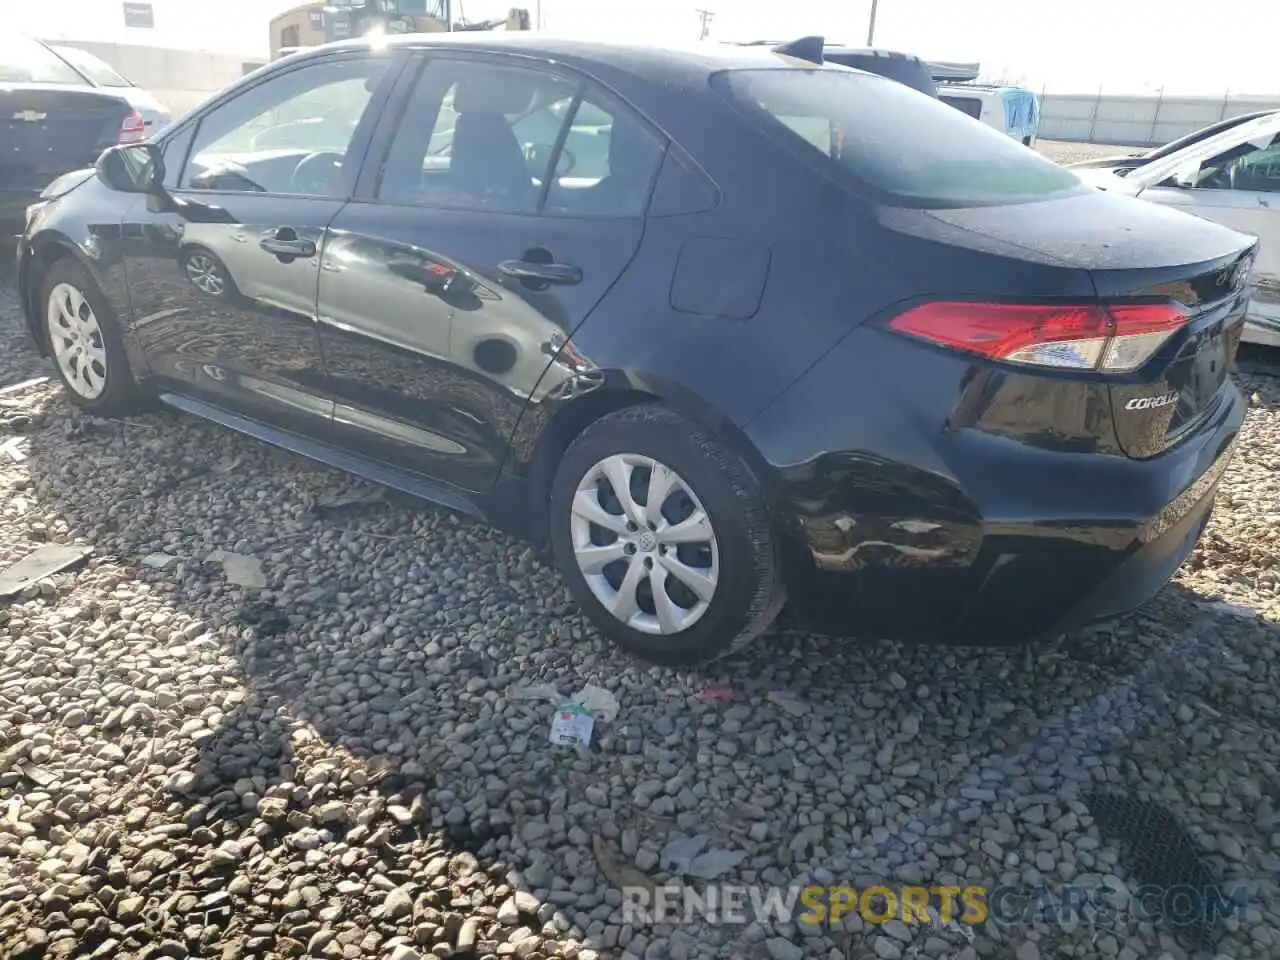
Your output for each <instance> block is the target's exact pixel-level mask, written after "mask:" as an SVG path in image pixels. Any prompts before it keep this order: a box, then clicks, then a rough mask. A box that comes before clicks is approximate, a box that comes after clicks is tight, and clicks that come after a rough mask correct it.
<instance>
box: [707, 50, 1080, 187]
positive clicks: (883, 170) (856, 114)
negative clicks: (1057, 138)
mask: <svg viewBox="0 0 1280 960" xmlns="http://www.w3.org/2000/svg"><path fill="white" fill-rule="evenodd" d="M712 82H713V86H714V87H715V88H716V90H717V91H718V92H719V93H720V94H721V95H722V96H724V97H725V98H726V99H727V100H729V101H730V102H731V103H733V104H734V105H736V106H737V107H739V108H740V109H742V110H743V111H744V112H746V113H747V115H748V116H750V117H751V118H752V119H753V120H754V121H755V122H756V123H757V125H758V126H760V127H761V128H762V129H764V130H765V131H766V132H769V133H773V134H775V135H777V136H781V137H784V138H786V139H788V140H790V141H791V142H792V143H793V144H794V145H796V146H797V148H798V149H800V150H801V152H802V153H805V154H808V156H809V157H810V158H811V159H812V160H814V161H815V162H817V163H818V164H820V165H821V166H823V167H825V168H826V169H827V170H828V171H830V172H831V173H832V174H833V175H835V176H837V177H840V178H842V179H849V180H852V181H853V182H854V183H855V184H857V185H858V186H859V187H860V188H862V189H863V190H865V191H867V192H870V193H872V194H877V195H879V196H881V197H883V198H884V199H885V200H886V201H888V202H901V203H909V204H913V205H919V206H980V205H987V204H999V203H1017V202H1024V201H1030V200H1041V199H1045V198H1048V197H1055V196H1062V195H1066V194H1068V193H1072V192H1077V191H1084V190H1087V189H1089V188H1087V187H1085V186H1084V185H1083V184H1082V183H1081V182H1080V179H1079V178H1078V177H1076V175H1075V174H1073V173H1071V172H1070V171H1067V170H1064V169H1063V168H1062V167H1059V166H1058V165H1057V164H1055V163H1053V162H1052V161H1050V160H1047V159H1045V158H1043V157H1041V156H1039V155H1037V154H1036V153H1034V152H1033V151H1031V150H1028V149H1026V148H1025V147H1024V146H1022V145H1021V144H1019V143H1017V142H1016V141H1014V140H1012V139H1011V138H1009V137H1008V136H1006V135H1005V134H1003V133H1001V132H1000V131H998V130H995V129H994V128H992V127H990V126H988V125H986V124H984V123H980V122H978V121H976V120H973V119H972V118H970V117H966V116H965V115H964V114H963V113H961V112H960V111H959V110H956V109H953V108H952V107H949V106H947V105H946V104H945V103H942V102H940V101H938V100H935V99H933V98H931V97H926V96H922V95H921V94H919V93H917V92H916V91H914V90H911V89H909V88H907V87H905V86H903V85H902V84H900V83H895V82H894V81H892V80H886V79H884V78H883V77H877V76H872V75H870V74H864V73H853V72H846V71H843V70H834V69H826V70H824V69H821V68H816V69H813V70H730V71H725V72H723V73H719V74H717V75H716V76H715V78H714V79H713V81H712Z"/></svg>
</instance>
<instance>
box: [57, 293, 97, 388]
mask: <svg viewBox="0 0 1280 960" xmlns="http://www.w3.org/2000/svg"><path fill="white" fill-rule="evenodd" d="M45 322H46V325H47V326H48V328H49V344H50V346H52V347H53V356H54V359H56V360H57V361H58V368H59V369H60V370H61V371H62V375H63V376H64V377H65V378H66V381H67V384H68V385H69V386H70V387H71V389H72V390H74V391H75V392H76V393H77V394H79V395H80V396H82V397H84V398H85V399H86V400H94V399H96V398H97V397H99V396H101V395H102V391H103V390H105V389H106V387H107V347H106V344H105V343H104V342H103V340H102V328H101V327H100V326H98V318H97V317H96V316H94V314H93V308H92V307H91V306H89V301H88V300H86V299H85V298H84V294H83V293H81V292H80V291H79V290H77V289H76V288H75V287H73V286H72V285H71V284H69V283H60V284H58V285H57V286H55V287H54V288H53V289H52V290H51V291H49V308H48V313H47V314H46V316H45Z"/></svg>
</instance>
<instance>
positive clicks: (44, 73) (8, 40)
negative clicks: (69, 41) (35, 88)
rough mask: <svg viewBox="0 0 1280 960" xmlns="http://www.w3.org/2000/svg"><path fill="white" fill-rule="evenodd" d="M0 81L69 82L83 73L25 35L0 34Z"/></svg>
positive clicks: (78, 81)
mask: <svg viewBox="0 0 1280 960" xmlns="http://www.w3.org/2000/svg"><path fill="white" fill-rule="evenodd" d="M0 83H71V84H77V85H81V86H83V85H84V83H85V80H84V77H82V76H80V74H78V73H76V72H75V71H74V70H72V69H71V67H70V65H68V64H67V62H66V61H65V60H62V59H60V58H59V57H58V56H57V55H56V54H55V53H54V52H53V51H52V50H49V49H48V48H47V47H43V46H41V45H40V44H38V43H36V42H35V41H34V40H28V39H27V38H26V37H15V36H13V35H10V36H7V37H6V36H0Z"/></svg>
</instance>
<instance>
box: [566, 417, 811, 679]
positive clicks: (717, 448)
mask: <svg viewBox="0 0 1280 960" xmlns="http://www.w3.org/2000/svg"><path fill="white" fill-rule="evenodd" d="M615 454H637V455H640V456H644V457H649V458H652V459H653V460H656V461H658V462H659V463H662V464H665V465H666V466H667V467H669V468H670V469H671V470H673V471H675V473H677V474H678V475H679V476H680V477H681V478H682V479H683V480H684V481H685V483H686V484H687V485H688V487H689V488H690V489H691V491H692V492H693V494H694V495H695V496H696V498H697V500H698V501H700V502H701V504H702V506H703V508H704V509H705V511H706V513H707V515H708V516H709V517H710V521H711V527H712V530H713V531H714V536H715V539H716V541H717V544H718V556H719V579H718V582H717V584H716V587H715V591H714V593H712V595H711V600H710V601H709V603H708V604H707V607H706V610H705V612H704V613H703V614H702V616H701V619H698V620H697V621H696V622H694V623H693V624H692V625H691V626H689V627H688V628H686V629H684V630H681V631H679V632H676V633H670V634H665V635H664V634H661V633H647V632H644V631H642V630H637V629H635V628H633V627H632V626H630V625H629V624H627V623H624V622H622V621H621V620H619V619H617V618H615V617H614V615H613V614H612V613H610V611H609V610H608V609H607V608H606V607H605V606H604V604H602V603H601V602H600V600H599V599H597V597H596V595H595V594H594V593H593V592H592V590H591V587H590V586H588V584H587V581H586V577H585V576H584V575H583V573H582V571H581V570H580V569H579V567H578V562H577V559H576V558H575V554H574V546H573V534H572V531H571V520H570V518H571V515H572V504H573V498H574V495H575V493H576V492H577V489H578V485H579V483H580V482H581V481H582V480H583V479H584V478H585V477H586V476H587V475H588V474H589V472H590V471H591V470H592V469H593V467H594V466H595V465H596V464H597V463H599V462H600V461H602V460H604V459H605V458H606V457H609V456H613V455H615ZM549 525H550V529H549V539H550V542H551V547H552V551H553V553H554V555H555V559H556V565H557V567H558V568H559V570H560V574H561V576H562V577H563V578H564V580H565V582H566V583H567V584H568V585H569V589H570V590H571V591H572V593H573V595H574V597H575V598H576V599H577V601H578V603H579V604H580V605H581V606H582V608H583V610H584V611H585V612H586V614H587V615H588V616H589V617H590V619H591V620H592V622H593V623H594V624H595V625H596V627H597V628H598V629H599V630H600V632H601V633H603V634H604V635H605V636H607V637H608V638H609V639H611V640H613V641H614V642H615V643H617V644H618V645H619V646H620V647H622V648H623V649H625V650H627V651H628V652H629V653H632V654H634V655H635V656H637V657H639V658H641V659H643V660H647V661H650V662H653V663H659V664H664V665H668V666H692V665H695V664H699V663H705V662H707V661H710V660H714V659H716V658H718V657H721V656H724V655H725V654H728V653H731V652H733V651H734V650H737V649H739V648H741V647H742V646H743V645H745V644H746V643H748V642H750V641H751V640H753V639H754V638H755V637H757V636H759V635H760V634H761V633H762V632H763V631H764V630H765V629H766V628H768V626H769V624H770V623H771V622H772V621H773V619H774V618H775V617H776V616H777V614H778V612H779V610H780V609H781V608H782V605H783V602H784V600H785V598H786V591H785V588H784V586H783V579H782V562H781V557H780V553H779V549H778V544H777V541H776V538H775V536H774V533H773V529H772V527H771V525H770V521H769V513H768V509H767V506H766V503H765V498H764V495H763V494H762V492H761V490H760V485H759V483H758V482H757V481H756V479H755V477H754V476H753V475H752V473H751V470H750V469H749V468H748V467H747V465H746V464H745V463H744V462H743V461H742V459H741V458H740V457H739V456H737V455H736V454H735V453H734V452H733V451H731V450H729V449H728V448H727V447H726V446H725V445H724V444H722V443H721V442H719V441H718V440H716V439H715V438H714V437H713V436H712V435H711V434H709V433H708V432H706V431H705V430H703V429H701V428H700V427H698V426H697V425H696V424H694V423H693V422H691V421H690V420H688V419H686V418H685V417H682V416H681V415H679V414H678V413H676V412H675V411H673V410H671V409H669V408H666V407H663V406H659V405H656V404H645V405H641V406H636V407H628V408H626V409H623V410H619V411H617V412H615V413H612V414H609V415H608V416H605V417H603V418H602V419H600V420H598V421H596V422H595V423H593V424H592V425H591V426H590V427H588V428H587V429H586V430H585V431H584V432H583V433H582V435H581V436H579V437H578V438H577V439H576V440H575V441H574V442H573V443H572V444H571V445H570V446H569V449H568V450H567V451H566V452H565V454H564V456H563V458H562V459H561V462H560V465H559V467H558V469H557V471H556V475H555V479H554V481H553V482H552V488H551V503H550V512H549ZM650 549H652V548H650ZM651 602H652V601H650V603H651Z"/></svg>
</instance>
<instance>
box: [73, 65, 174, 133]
mask: <svg viewBox="0 0 1280 960" xmlns="http://www.w3.org/2000/svg"><path fill="white" fill-rule="evenodd" d="M49 49H50V50H52V51H53V52H54V53H56V54H57V55H58V56H59V57H61V58H62V59H63V60H65V61H66V62H67V63H69V64H71V68H72V69H73V70H75V71H76V73H78V74H80V76H82V77H84V78H85V80H87V81H88V82H89V83H90V84H91V85H92V86H95V87H101V88H102V89H103V90H110V91H113V92H115V93H118V94H120V95H121V96H122V97H124V98H125V99H126V100H128V101H129V103H130V104H132V105H133V109H134V110H136V111H137V112H138V113H140V114H141V115H142V122H143V128H144V130H145V132H146V134H147V136H151V135H152V134H153V133H158V132H159V131H160V130H161V129H162V128H163V127H165V126H167V125H168V123H169V121H170V120H172V119H173V115H172V114H171V113H170V112H169V108H168V107H166V106H165V105H164V104H162V103H161V102H160V101H159V100H157V99H156V98H155V97H153V96H152V95H151V94H149V93H148V92H147V91H146V90H143V89H142V88H141V87H140V86H138V85H137V84H136V83H134V82H133V81H132V80H130V79H129V78H127V77H125V76H124V75H123V74H121V73H119V72H118V71H117V70H116V69H115V68H114V67H112V66H111V65H110V64H109V63H107V62H106V61H105V60H103V59H101V58H100V57H95V56H94V55H93V54H92V53H89V51H87V50H81V49H80V48H79V47H68V46H66V45H64V44H49Z"/></svg>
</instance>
